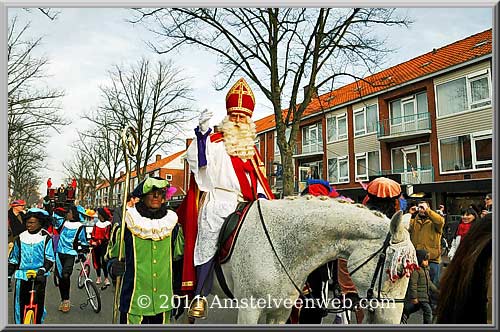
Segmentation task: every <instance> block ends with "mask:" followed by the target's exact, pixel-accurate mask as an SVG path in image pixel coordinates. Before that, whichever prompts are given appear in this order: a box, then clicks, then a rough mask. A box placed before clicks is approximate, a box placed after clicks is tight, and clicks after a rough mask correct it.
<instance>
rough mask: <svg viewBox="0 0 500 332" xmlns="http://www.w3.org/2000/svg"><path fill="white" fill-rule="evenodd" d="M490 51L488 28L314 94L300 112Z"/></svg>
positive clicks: (271, 124)
mask: <svg viewBox="0 0 500 332" xmlns="http://www.w3.org/2000/svg"><path fill="white" fill-rule="evenodd" d="M491 52H492V30H491V29H489V30H486V31H483V32H480V33H477V34H475V35H472V36H470V37H467V38H465V39H462V40H459V41H456V42H454V43H452V44H449V45H446V46H443V47H441V48H438V49H434V50H433V51H431V52H429V53H425V54H423V55H420V56H418V57H416V58H414V59H411V60H408V61H406V62H403V63H400V64H398V65H396V66H393V67H391V68H388V69H385V70H383V71H381V72H378V73H376V74H373V75H370V76H368V77H366V78H365V80H366V81H368V82H370V83H371V84H369V83H367V82H364V81H356V82H353V83H350V84H348V85H345V86H343V87H340V88H338V89H336V90H333V91H331V92H328V93H325V94H323V95H321V96H319V97H318V98H314V99H313V100H312V101H311V103H310V104H309V105H308V106H307V108H306V110H305V111H304V115H303V116H307V115H310V114H314V113H316V112H319V111H321V110H324V109H328V108H332V107H335V106H338V105H342V104H344V103H347V102H351V101H355V100H356V99H359V98H361V97H365V96H369V95H371V94H374V93H376V92H380V91H383V90H385V89H388V88H391V87H392V86H396V85H400V84H403V83H406V82H409V81H412V80H414V79H418V78H419V77H423V76H426V75H429V74H432V73H436V72H438V71H440V70H443V69H446V68H449V67H452V66H455V65H458V64H461V63H464V62H467V61H470V60H473V59H475V58H478V57H481V56H483V55H487V54H490V53H491ZM286 111H287V110H286V109H285V110H283V112H286ZM255 124H256V126H257V132H258V133H259V132H263V131H265V130H268V129H271V128H275V118H274V114H272V115H269V116H266V117H264V118H262V119H259V120H256V121H255Z"/></svg>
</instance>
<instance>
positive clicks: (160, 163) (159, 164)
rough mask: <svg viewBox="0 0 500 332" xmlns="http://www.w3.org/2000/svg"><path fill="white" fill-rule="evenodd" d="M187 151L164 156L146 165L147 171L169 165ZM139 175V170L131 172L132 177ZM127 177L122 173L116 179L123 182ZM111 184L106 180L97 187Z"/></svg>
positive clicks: (117, 181)
mask: <svg viewBox="0 0 500 332" xmlns="http://www.w3.org/2000/svg"><path fill="white" fill-rule="evenodd" d="M185 152H186V150H182V151H179V152H176V153H174V154H172V155H170V156H168V157H165V158H162V159H160V160H158V161H156V162H154V163H152V164H149V165H146V173H149V172H151V171H154V170H156V169H159V168H162V167H163V166H165V165H167V164H168V163H170V162H171V161H173V160H175V159H176V158H177V157H179V156H181V155H182V154H184V153H185ZM136 176H137V172H136V171H132V172H131V173H130V178H131V179H132V178H134V177H136ZM125 177H126V175H125V174H124V175H122V176H120V177H118V178H117V179H116V182H115V183H120V182H123V181H125ZM108 186H109V183H108V181H105V182H103V183H102V184H100V185H99V186H98V187H97V189H102V188H106V187H108Z"/></svg>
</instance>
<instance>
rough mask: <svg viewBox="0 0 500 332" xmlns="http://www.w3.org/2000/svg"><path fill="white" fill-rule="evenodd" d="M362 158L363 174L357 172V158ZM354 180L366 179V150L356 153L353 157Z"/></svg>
mask: <svg viewBox="0 0 500 332" xmlns="http://www.w3.org/2000/svg"><path fill="white" fill-rule="evenodd" d="M361 159H364V160H365V165H366V166H365V172H366V173H365V174H360V173H359V172H358V160H361ZM354 165H355V166H354V181H362V180H368V153H367V152H362V153H356V155H355V158H354Z"/></svg>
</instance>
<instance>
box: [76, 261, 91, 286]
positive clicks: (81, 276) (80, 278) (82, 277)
mask: <svg viewBox="0 0 500 332" xmlns="http://www.w3.org/2000/svg"><path fill="white" fill-rule="evenodd" d="M87 276H90V266H89V265H85V266H84V268H83V269H82V270H81V271H80V274H79V275H78V288H79V289H82V288H83V286H84V285H85V280H86V279H87Z"/></svg>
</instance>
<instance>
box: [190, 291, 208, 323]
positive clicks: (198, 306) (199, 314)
mask: <svg viewBox="0 0 500 332" xmlns="http://www.w3.org/2000/svg"><path fill="white" fill-rule="evenodd" d="M207 306H208V303H207V299H206V298H205V297H199V296H197V297H195V298H194V299H193V301H191V304H190V305H189V310H188V317H190V318H198V319H205V318H207Z"/></svg>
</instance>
